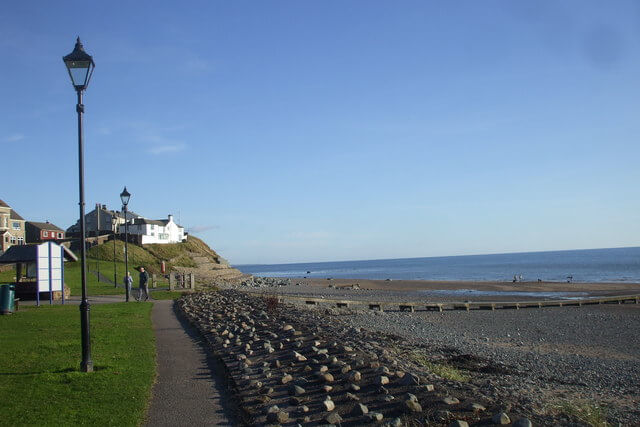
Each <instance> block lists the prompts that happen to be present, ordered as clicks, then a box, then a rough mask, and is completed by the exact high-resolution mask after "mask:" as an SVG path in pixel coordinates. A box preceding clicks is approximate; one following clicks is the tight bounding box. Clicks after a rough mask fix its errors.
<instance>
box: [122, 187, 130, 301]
mask: <svg viewBox="0 0 640 427" xmlns="http://www.w3.org/2000/svg"><path fill="white" fill-rule="evenodd" d="M129 198H131V194H129V192H128V191H127V187H124V190H122V193H120V200H121V201H122V211H123V212H124V274H125V276H126V275H127V274H128V273H129V252H128V250H127V243H128V241H129V219H128V218H127V205H128V204H129ZM124 287H125V288H126V291H125V292H126V295H127V297H126V300H127V302H129V285H127V284H126V283H125V286H124Z"/></svg>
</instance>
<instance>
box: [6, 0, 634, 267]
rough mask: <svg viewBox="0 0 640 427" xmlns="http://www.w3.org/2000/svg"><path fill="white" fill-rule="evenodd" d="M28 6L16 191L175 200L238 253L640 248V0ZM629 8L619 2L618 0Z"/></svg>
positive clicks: (43, 198)
mask: <svg viewBox="0 0 640 427" xmlns="http://www.w3.org/2000/svg"><path fill="white" fill-rule="evenodd" d="M96 3H97V2H94V3H91V2H89V3H87V2H70V1H58V2H45V1H40V2H10V3H8V4H6V5H4V7H3V12H2V13H1V14H0V56H1V57H2V60H3V64H4V66H3V71H2V76H3V78H2V79H1V80H0V114H1V116H2V119H1V120H0V147H2V158H3V160H4V161H3V172H4V173H3V176H4V183H5V185H4V186H3V190H2V192H1V194H0V199H3V200H5V201H6V202H8V203H9V204H10V205H12V206H13V207H14V208H15V209H16V210H17V211H18V212H19V213H20V214H21V215H22V216H24V217H25V218H27V219H31V220H35V221H43V220H50V221H52V222H54V223H55V224H57V225H59V226H61V227H64V228H66V227H68V226H69V225H71V224H72V223H73V222H75V220H76V219H77V216H78V207H77V202H78V190H77V182H78V181H77V180H78V176H77V139H76V138H77V137H76V122H75V120H76V117H75V94H74V91H73V89H72V87H71V84H70V81H69V78H68V75H67V74H66V70H65V68H64V65H63V63H62V59H61V58H62V56H63V55H66V54H68V53H69V52H71V50H72V49H73V45H74V42H75V37H76V36H77V35H79V36H80V37H81V39H82V41H83V43H84V45H85V48H86V50H87V52H89V53H90V54H92V55H93V56H94V59H95V61H96V70H95V73H94V76H93V79H92V81H91V84H90V86H89V88H88V90H87V92H86V94H85V105H86V114H85V129H86V133H85V140H86V148H85V150H86V154H85V162H86V174H85V178H86V186H87V188H86V200H87V210H90V209H91V208H92V206H93V205H94V204H95V203H97V202H100V203H104V204H107V206H108V207H110V208H111V207H118V208H119V204H120V202H119V197H118V195H119V193H120V191H121V190H122V187H123V186H124V185H126V186H127V188H128V189H129V190H130V192H131V193H132V198H131V202H130V208H131V209H132V210H134V211H136V212H138V213H140V214H142V215H144V216H147V217H150V218H162V217H166V215H167V214H169V213H173V214H174V215H175V216H176V218H178V217H179V218H180V221H181V223H182V225H184V226H185V227H186V228H188V229H190V230H191V232H192V233H193V234H194V235H197V236H199V237H201V238H203V239H204V240H205V241H206V242H207V243H209V244H210V245H211V246H212V247H213V248H214V249H216V250H217V251H219V252H220V253H221V254H222V255H223V256H225V257H226V258H228V259H229V260H230V261H231V262H232V263H236V264H239V263H276V262H296V261H327V260H349V259H372V258H376V259H377V258H400V257H419V256H439V255H456V254H478V253H498V252H517V251H534V250H553V249H577V248H596V247H618V246H638V243H639V241H640V225H639V224H640V202H639V200H640V190H638V183H639V182H640V168H639V167H638V159H640V148H639V147H640V144H639V142H640V141H639V138H638V135H640V83H639V82H640V54H639V51H640V49H639V48H640V6H639V5H638V3H637V2H633V1H618V2H615V5H613V4H611V3H605V2H599V1H563V2H556V1H531V2H525V1H521V2H508V1H483V2H478V1H459V2H426V1H399V2H389V1H386V2H385V1H369V0H367V1H304V2H301V1H234V2H223V1H185V2H180V3H175V2H151V1H137V2H118V1H113V2H101V3H100V4H96ZM614 6H615V7H614Z"/></svg>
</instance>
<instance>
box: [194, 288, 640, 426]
mask: <svg viewBox="0 0 640 427" xmlns="http://www.w3.org/2000/svg"><path fill="white" fill-rule="evenodd" d="M407 282H408V283H407ZM222 287H223V288H226V290H223V291H221V292H220V293H219V294H222V295H224V298H225V301H224V304H223V305H222V306H219V305H218V306H217V304H218V303H213V302H211V301H213V300H211V301H207V302H205V303H200V304H196V303H193V304H192V303H190V302H188V300H187V302H185V303H184V304H185V305H184V309H185V310H186V311H185V312H186V315H187V316H188V317H190V318H191V319H192V320H193V321H194V324H196V325H197V326H198V325H199V327H200V329H201V331H203V333H205V334H208V335H209V336H210V337H211V342H212V343H213V344H212V345H214V346H217V351H218V352H219V354H220V355H221V357H223V358H224V357H226V356H228V357H238V351H237V346H234V342H233V341H232V340H228V339H227V340H228V341H229V344H228V346H227V347H224V346H223V344H224V341H225V339H222V338H221V337H220V335H218V334H219V332H220V331H219V330H218V329H215V330H214V329H212V328H211V326H210V325H207V326H205V327H203V326H202V325H201V324H200V323H201V322H202V321H203V320H202V319H203V318H206V319H208V318H209V317H210V315H206V316H203V313H205V312H207V311H208V310H212V313H213V312H215V311H216V309H215V307H216V306H217V307H218V308H217V310H218V313H220V312H221V311H222V312H225V313H226V314H225V317H228V316H229V313H233V315H232V317H235V316H239V315H241V317H240V318H237V319H236V320H231V321H229V322H228V323H226V324H225V325H224V329H225V330H227V331H231V330H233V329H229V328H235V329H238V331H242V329H241V328H242V326H241V325H242V323H243V322H244V323H245V324H248V321H247V319H248V318H251V319H252V320H253V322H254V324H256V322H257V323H258V324H260V323H261V324H262V325H263V328H264V331H262V333H263V334H265V335H269V336H272V337H273V339H271V340H268V341H269V345H273V343H274V342H276V343H277V346H278V348H275V350H274V351H273V353H268V352H267V353H264V354H263V353H260V352H254V353H252V354H260V357H259V358H258V359H259V360H260V362H259V365H260V369H257V368H256V365H255V364H254V362H253V361H252V359H253V357H252V356H251V355H250V354H248V353H249V352H252V351H255V348H254V344H256V343H261V344H260V350H264V348H263V346H264V342H261V341H260V340H259V339H256V334H258V330H259V329H260V328H257V327H255V326H254V327H255V328H256V331H254V332H253V334H254V335H253V336H252V337H251V338H243V339H240V344H239V345H240V347H241V348H242V349H244V350H245V351H244V352H241V353H242V354H244V356H243V357H246V358H247V359H248V360H250V361H251V363H250V364H246V365H247V366H245V367H244V368H243V366H241V365H242V363H241V364H240V365H238V362H241V361H239V360H237V359H235V360H234V362H233V363H232V364H231V365H230V369H231V371H234V369H235V370H238V369H239V370H238V371H237V372H235V371H234V372H235V373H233V372H232V373H230V375H231V377H233V378H234V379H235V381H236V384H237V390H236V392H237V393H239V395H240V396H244V395H245V394H246V393H248V392H249V391H248V390H251V389H252V387H253V388H255V389H256V390H254V391H255V395H256V396H264V395H261V394H260V393H261V392H263V391H265V390H263V389H264V388H265V387H266V388H267V389H266V391H269V389H270V388H273V393H275V394H274V395H272V396H269V397H268V398H266V397H262V398H261V399H262V400H263V401H264V402H262V401H261V402H262V403H260V408H261V409H258V408H257V407H256V402H253V403H251V404H250V405H249V406H250V407H251V408H253V409H252V410H251V411H249V412H250V413H249V415H248V416H249V418H250V419H252V420H253V421H252V422H254V423H257V424H261V423H263V424H270V423H271V422H270V421H269V420H271V421H273V420H276V421H277V417H278V415H269V414H270V413H279V412H286V417H287V422H279V423H280V424H282V425H296V424H297V423H302V424H304V425H307V424H308V425H321V424H327V423H328V424H332V423H330V422H329V420H328V419H327V417H328V416H329V415H331V414H334V413H338V414H339V415H340V417H341V421H340V422H339V424H341V425H360V424H362V423H363V422H364V421H365V420H366V421H367V422H378V423H382V424H384V423H387V424H388V425H464V424H463V423H465V422H466V423H467V424H468V425H486V424H492V423H494V421H499V418H500V414H505V415H506V416H508V417H510V418H509V420H510V421H509V422H510V423H513V424H514V425H516V424H515V423H516V422H520V424H518V425H550V424H556V425H591V424H594V422H596V421H598V420H601V421H603V422H608V423H610V424H612V425H617V423H622V425H638V424H639V423H640V409H639V408H640V340H638V338H637V331H639V330H640V305H638V304H621V305H617V304H616V305H594V306H583V307H552V308H540V309H538V308H535V309H521V310H496V311H480V310H472V311H446V312H430V311H416V312H401V311H399V310H386V311H373V310H367V309H366V308H355V307H349V308H342V309H338V308H335V307H334V306H329V305H325V306H323V305H318V306H310V307H309V306H305V305H304V304H301V303H300V302H298V303H295V301H294V300H292V303H289V302H287V301H288V300H287V298H284V299H281V301H283V302H281V303H277V304H275V303H274V302H273V301H274V299H273V298H270V296H304V297H314V298H323V297H324V298H327V299H330V298H337V299H340V298H349V299H352V300H358V299H363V300H371V301H374V300H375V301H380V300H382V301H406V300H408V299H413V298H424V299H425V300H429V301H432V300H433V299H434V296H433V295H430V294H428V293H427V294H425V293H424V292H423V291H425V290H426V291H429V290H435V289H440V290H442V289H445V290H446V289H447V288H448V289H450V290H456V289H477V290H489V291H496V292H500V291H502V292H513V291H514V290H516V291H523V292H524V291H526V292H561V293H568V294H571V293H572V292H573V293H579V294H580V295H582V294H584V293H586V294H588V295H613V294H618V295H620V294H625V295H627V294H633V293H637V292H639V288H640V286H639V285H638V284H628V283H626V284H620V283H609V284H603V283H594V284H568V283H566V284H563V283H537V282H536V283H518V284H511V283H503V282H501V283H480V284H478V283H468V282H447V283H435V282H421V283H414V282H411V281H371V280H346V279H340V280H326V279H325V280H320V279H313V280H297V279H274V278H269V279H264V278H262V279H261V278H247V279H246V280H245V281H244V282H243V284H239V285H238V284H236V285H223V286H222ZM238 291H241V292H238ZM226 293H230V294H226ZM212 298H214V300H215V298H219V297H212ZM447 298H468V295H466V296H460V295H458V296H456V295H455V294H451V295H447ZM482 298H484V297H482ZM491 298H499V296H498V295H491ZM503 298H513V297H508V296H505V297H503ZM518 298H521V297H520V296H518ZM234 301H235V303H234ZM269 301H271V304H272V305H273V307H271V308H272V310H271V311H270V312H269V311H268V310H267V306H268V302H269ZM275 301H277V299H276V300H275ZM249 307H250V308H249ZM274 307H276V308H275V309H274ZM362 307H366V305H365V306H362ZM251 313H254V315H256V314H259V313H269V314H268V316H269V319H270V322H272V323H271V324H269V322H259V321H257V319H255V318H254V317H252V315H251ZM217 315H218V314H216V316H217ZM243 319H244V320H243ZM199 322H200V323H199ZM287 325H290V326H291V329H294V330H295V331H299V332H298V334H299V335H297V336H289V335H288V334H284V335H283V331H282V328H284V327H285V326H287ZM215 328H222V326H219V325H216V326H215ZM239 328H240V329H239ZM222 332H223V331H222ZM249 334H250V333H249ZM249 334H247V336H248V335H249ZM216 336H217V337H218V338H215V337H216ZM276 337H277V338H276ZM301 337H302V338H301ZM296 338H297V339H298V341H300V342H301V343H300V344H297V343H296ZM220 339H222V341H221V340H220ZM263 339H264V338H263ZM314 343H315V344H317V345H310V344H314ZM236 344H237V343H236ZM247 345H248V347H247ZM345 345H346V346H347V347H348V348H350V349H352V350H353V351H352V352H344V351H342V352H341V351H339V350H340V346H345ZM280 346H281V348H280ZM289 347H291V348H289ZM313 348H315V349H316V350H317V349H323V348H325V349H326V350H327V352H326V353H327V354H328V355H329V357H331V360H333V358H335V359H336V360H333V362H335V363H334V364H333V366H332V365H331V363H330V362H327V359H326V357H325V356H324V355H323V354H324V352H322V353H321V356H319V355H318V354H317V353H316V352H315V350H314V349H313ZM300 349H302V350H304V351H301V350H300ZM294 351H296V352H298V354H300V356H302V358H304V359H305V361H306V362H307V363H302V362H298V361H294V360H293V359H292V358H294V359H295V357H297V356H294V353H293V352H294ZM305 352H306V353H305ZM225 355H226V356H225ZM314 356H317V357H314ZM243 360H244V359H243ZM276 360H277V361H279V362H276ZM372 361H373V362H377V363H373V365H372V364H371V363H372ZM327 363H328V364H327ZM357 363H359V364H360V365H361V366H360V371H361V374H363V376H365V377H367V385H366V390H367V393H366V394H365V395H364V396H360V395H359V394H358V393H354V392H353V390H351V391H350V387H351V383H350V382H349V380H348V376H347V374H346V372H345V373H342V368H344V366H345V365H349V370H354V369H356V368H355V367H354V366H356V364H357ZM277 365H280V367H279V368H276V370H275V371H274V366H277ZM378 365H379V366H378ZM283 366H284V368H283ZM322 366H327V367H328V371H329V372H330V373H332V375H333V378H334V381H335V382H336V384H331V385H330V386H329V387H330V388H331V390H332V392H330V391H327V387H324V386H326V385H327V384H326V383H323V382H322V381H318V382H316V380H317V378H319V377H318V375H319V374H320V373H319V371H318V370H319V369H321V367H322ZM372 366H374V367H373V368H372ZM443 366H444V367H447V368H451V372H453V374H451V373H447V371H446V370H445V371H442V367H443ZM365 367H367V374H366V375H365V372H364V368H365ZM263 368H267V369H263ZM338 368H340V369H338ZM383 368H386V369H387V370H388V371H389V372H391V374H389V375H386V376H387V377H388V380H389V384H390V385H389V386H386V385H383V384H375V383H376V381H378V376H380V373H379V372H377V370H378V369H382V370H383V371H384V370H385V369H383ZM231 371H230V372H231ZM396 371H398V372H399V373H398V375H395V374H394V372H396ZM265 372H270V373H269V374H266V375H267V377H266V378H264V377H263V376H262V375H265ZM407 373H411V374H412V375H415V376H416V377H417V378H418V384H412V385H409V384H405V383H404V382H402V378H404V377H405V376H406V374H407ZM284 375H291V376H292V381H294V382H295V381H298V382H302V383H305V384H313V385H309V386H308V387H304V386H301V387H302V388H303V389H305V390H306V389H307V388H308V389H313V390H314V391H313V392H312V393H311V394H310V395H309V396H306V397H305V399H291V398H289V397H288V396H289V394H288V391H287V390H288V389H290V388H291V385H289V386H288V387H289V388H287V387H284V384H280V383H278V381H277V380H278V378H279V379H281V376H284ZM376 375H377V376H376ZM457 375H460V377H457ZM382 376H385V375H382ZM274 378H275V379H274ZM274 381H275V382H274ZM407 381H408V380H407ZM271 383H273V384H272V385H271V386H267V385H266V384H271ZM274 384H275V385H278V386H279V387H280V386H282V387H284V388H283V393H284V394H283V395H280V394H278V391H277V390H278V388H277V387H275V386H274ZM296 384H297V383H296ZM371 384H374V385H375V387H374V385H371ZM425 385H428V386H429V387H427V388H425ZM394 387H397V389H394ZM412 387H413V388H412ZM427 390H431V391H427ZM347 393H349V395H347ZM252 395H253V394H252V393H249V395H248V396H252ZM267 395H268V394H267ZM388 395H391V396H392V398H389V397H385V396H388ZM407 395H411V396H415V397H416V399H417V402H418V403H419V404H420V411H414V410H411V409H407V408H408V407H409V406H411V404H409V403H406V401H407V400H408V399H412V397H409V398H407ZM278 396H279V397H278ZM326 396H329V397H331V398H332V399H333V401H334V402H335V408H337V409H335V411H336V412H334V410H331V411H328V410H326V407H324V406H323V405H324V404H323V402H324V401H325V400H326ZM347 396H348V397H347ZM448 397H453V398H455V399H457V401H458V403H453V404H451V403H446V402H445V400H446V399H447V398H448ZM355 398H358V399H355ZM319 399H323V400H319ZM345 399H346V400H345ZM381 399H382V400H381ZM384 399H386V400H384ZM392 400H393V401H394V403H393V404H391V401H392ZM241 401H243V402H244V400H242V399H241ZM354 402H359V404H363V405H365V406H367V407H369V408H370V409H371V408H377V410H373V409H372V411H373V412H374V413H376V415H375V417H378V415H377V414H378V413H379V414H380V416H382V418H381V420H384V421H380V420H371V419H370V418H371V416H368V418H367V415H365V414H359V415H358V416H355V415H354V414H356V413H357V412H358V409H354ZM381 402H384V404H382V403H381ZM448 402H451V401H448ZM316 404H317V405H319V406H313V405H316ZM473 404H477V405H479V406H481V407H482V408H484V409H483V410H469V408H471V407H472V406H471V405H473ZM273 406H277V409H275V408H273ZM301 406H307V409H309V410H310V411H311V413H310V414H308V413H306V412H300V411H304V408H303V409H300V407H301ZM323 408H325V409H324V410H323ZM414 409H416V408H415V406H414ZM269 410H271V411H272V412H269ZM279 416H280V417H282V418H284V417H285V415H284V414H281V415H279ZM274 417H275V418H274ZM334 418H335V417H334ZM494 418H495V419H494ZM520 420H522V421H520ZM280 421H282V420H280ZM334 421H335V420H334ZM503 421H504V420H503ZM527 422H530V423H532V424H527ZM394 423H395V424H394ZM411 423H414V424H411ZM333 424H335V423H333Z"/></svg>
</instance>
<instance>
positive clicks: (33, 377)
mask: <svg viewBox="0 0 640 427" xmlns="http://www.w3.org/2000/svg"><path fill="white" fill-rule="evenodd" d="M151 307H152V304H149V303H141V304H125V303H119V304H96V305H93V306H92V307H91V337H92V356H93V357H92V359H93V362H94V366H95V372H93V373H83V372H79V364H80V360H81V347H80V322H79V320H80V314H79V311H78V307H77V306H72V305H65V306H48V307H40V308H37V307H25V308H21V309H20V311H18V312H16V313H15V314H13V315H10V316H0V336H1V337H2V345H1V348H2V351H0V377H1V378H2V381H0V402H2V404H1V406H2V408H3V410H2V414H1V415H0V425H6V426H27V425H41V426H47V425H56V426H58V425H101V426H102V425H114V426H116V425H117V426H121V425H122V426H136V425H139V424H140V423H141V422H142V420H143V417H144V414H145V410H146V407H147V404H148V400H149V397H150V391H151V386H152V383H153V379H154V375H155V373H154V372H155V340H154V335H153V329H152V327H151V319H150V312H151Z"/></svg>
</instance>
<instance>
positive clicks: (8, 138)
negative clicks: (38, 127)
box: [3, 133, 25, 142]
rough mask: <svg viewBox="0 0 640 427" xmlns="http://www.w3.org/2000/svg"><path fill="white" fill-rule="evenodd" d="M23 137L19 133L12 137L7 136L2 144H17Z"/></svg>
mask: <svg viewBox="0 0 640 427" xmlns="http://www.w3.org/2000/svg"><path fill="white" fill-rule="evenodd" d="M24 138H25V136H24V135H23V134H21V133H14V134H13V135H9V136H7V137H5V138H4V139H3V141H4V142H18V141H22V140H23V139H24Z"/></svg>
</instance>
